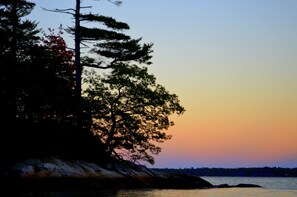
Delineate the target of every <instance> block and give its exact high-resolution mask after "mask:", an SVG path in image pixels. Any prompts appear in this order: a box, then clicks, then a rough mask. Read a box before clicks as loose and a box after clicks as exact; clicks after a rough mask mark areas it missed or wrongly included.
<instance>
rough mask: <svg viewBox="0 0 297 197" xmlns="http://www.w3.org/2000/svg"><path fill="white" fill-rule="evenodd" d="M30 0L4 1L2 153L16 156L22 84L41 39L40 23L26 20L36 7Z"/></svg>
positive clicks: (0, 18) (0, 3) (0, 27)
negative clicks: (14, 153)
mask: <svg viewBox="0 0 297 197" xmlns="http://www.w3.org/2000/svg"><path fill="white" fill-rule="evenodd" d="M34 5H35V4H34V3H31V2H28V1H26V0H0V84H1V85H0V86H1V87H0V88H1V91H0V97H1V106H0V107H1V112H0V120H1V123H2V124H1V127H2V129H1V140H3V141H2V142H1V153H2V154H1V155H3V157H4V158H6V157H7V158H8V157H10V156H13V155H12V154H13V153H11V152H10V151H11V149H13V148H12V146H13V145H15V144H17V142H16V143H11V142H12V139H13V138H14V137H16V134H15V132H16V129H17V128H16V126H17V125H18V124H17V122H16V120H17V118H18V113H19V111H21V110H22V106H20V105H19V103H20V102H22V101H21V99H22V98H23V97H24V96H26V93H25V92H24V89H23V88H22V83H23V82H24V78H26V76H25V75H26V73H27V71H28V68H27V67H26V65H27V63H28V61H30V53H31V51H32V48H33V47H34V45H35V44H36V43H37V41H38V36H37V34H38V33H39V29H37V24H36V23H35V22H32V21H29V20H27V19H24V17H25V16H27V15H29V14H30V13H31V11H32V9H33V8H34Z"/></svg>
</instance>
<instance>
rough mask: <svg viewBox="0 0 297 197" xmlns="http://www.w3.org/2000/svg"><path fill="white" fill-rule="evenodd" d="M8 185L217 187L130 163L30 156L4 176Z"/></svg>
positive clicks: (25, 187)
mask: <svg viewBox="0 0 297 197" xmlns="http://www.w3.org/2000/svg"><path fill="white" fill-rule="evenodd" d="M1 179H3V180H2V183H4V187H6V188H11V187H13V188H15V189H20V190H38V189H41V190H52V189H55V190H57V189H68V190H69V189H71V190H82V189H140V188H151V189H202V188H213V187H214V186H213V185H212V184H211V183H209V182H207V181H206V180H203V179H202V178H200V177H198V176H194V175H189V174H167V173H159V172H154V171H153V170H150V169H148V168H146V167H145V166H142V165H135V164H133V163H130V162H112V163H109V164H108V165H106V166H99V165H98V164H95V163H90V162H86V161H81V160H71V161H70V160H64V159H61V158H43V159H40V158H38V159H30V160H25V161H23V162H20V163H17V164H15V165H13V166H12V167H11V168H10V169H9V170H8V171H6V172H5V175H3V176H1Z"/></svg>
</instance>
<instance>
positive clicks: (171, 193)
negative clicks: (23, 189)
mask: <svg viewBox="0 0 297 197" xmlns="http://www.w3.org/2000/svg"><path fill="white" fill-rule="evenodd" d="M202 178H204V179H205V180H207V181H209V182H210V183H212V184H214V185H219V184H224V183H227V184H230V185H237V184H239V183H252V184H258V185H261V186H263V188H223V189H196V190H117V191H111V190H107V191H83V192H71V191H67V192H27V193H22V194H20V195H19V196H25V197H29V196H34V197H35V196H40V197H64V196H66V197H101V196H103V197H297V178H251V177H243V178H240V177H202Z"/></svg>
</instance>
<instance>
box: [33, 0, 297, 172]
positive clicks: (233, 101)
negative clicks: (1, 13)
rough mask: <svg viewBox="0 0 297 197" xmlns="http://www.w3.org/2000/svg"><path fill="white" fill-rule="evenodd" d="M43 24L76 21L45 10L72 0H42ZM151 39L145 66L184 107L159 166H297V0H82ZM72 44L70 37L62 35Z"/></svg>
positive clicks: (39, 11) (40, 19)
mask: <svg viewBox="0 0 297 197" xmlns="http://www.w3.org/2000/svg"><path fill="white" fill-rule="evenodd" d="M33 2H36V8H35V10H34V11H33V13H32V14H31V16H30V17H31V18H32V19H34V20H36V21H38V22H39V26H40V27H43V28H44V29H46V28H48V27H51V28H58V26H59V24H63V26H64V27H66V26H71V25H73V23H71V22H72V19H71V17H70V16H67V15H64V14H58V13H51V12H46V11H42V9H41V7H46V8H48V9H54V8H70V7H74V3H75V1H74V0H63V1H60V0H36V1H33ZM83 5H86V6H87V5H92V6H93V9H92V10H90V11H92V12H95V13H98V14H103V15H107V16H111V17H114V18H116V19H117V20H120V21H123V22H126V23H128V24H129V25H130V27H131V29H130V30H129V31H128V32H126V33H128V34H129V35H131V36H132V37H134V38H139V37H142V38H143V42H147V43H151V42H152V43H154V46H153V50H154V53H153V65H151V66H150V67H149V71H150V72H151V73H153V74H154V75H155V76H156V77H157V81H158V82H159V83H160V84H162V85H163V86H165V87H166V88H167V89H168V90H169V91H170V92H172V93H176V94H177V95H178V96H179V98H180V100H181V104H182V105H183V106H185V108H186V110H187V111H186V113H185V114H184V115H182V116H180V117H173V119H174V121H175V123H176V125H175V126H174V127H172V128H171V129H169V130H168V133H170V134H173V139H172V140H170V141H168V142H165V143H164V144H162V148H163V149H162V152H161V153H160V155H159V156H158V157H156V165H155V167H192V166H194V167H201V166H206V167H244V166H281V167H296V166H297V143H296V141H297V65H296V63H297V20H296V19H297V12H296V10H297V1H296V0H184V1H172V0H171V1H170V0H161V1H160V0H124V1H123V4H122V5H121V6H119V7H117V6H115V5H113V4H111V3H109V2H108V1H106V0H100V1H93V0H84V1H83ZM65 39H66V40H67V42H68V44H69V45H70V46H71V45H72V43H73V40H72V39H73V38H71V37H68V36H67V35H65Z"/></svg>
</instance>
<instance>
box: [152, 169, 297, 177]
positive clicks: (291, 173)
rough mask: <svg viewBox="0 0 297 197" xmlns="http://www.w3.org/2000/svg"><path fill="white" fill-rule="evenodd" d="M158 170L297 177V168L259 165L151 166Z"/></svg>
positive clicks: (198, 173)
mask: <svg viewBox="0 0 297 197" xmlns="http://www.w3.org/2000/svg"><path fill="white" fill-rule="evenodd" d="M151 169H152V170H154V171H157V172H164V173H177V174H183V173H186V174H191V175H195V176H232V177H297V168H280V167H258V168H179V169H177V168H151Z"/></svg>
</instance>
